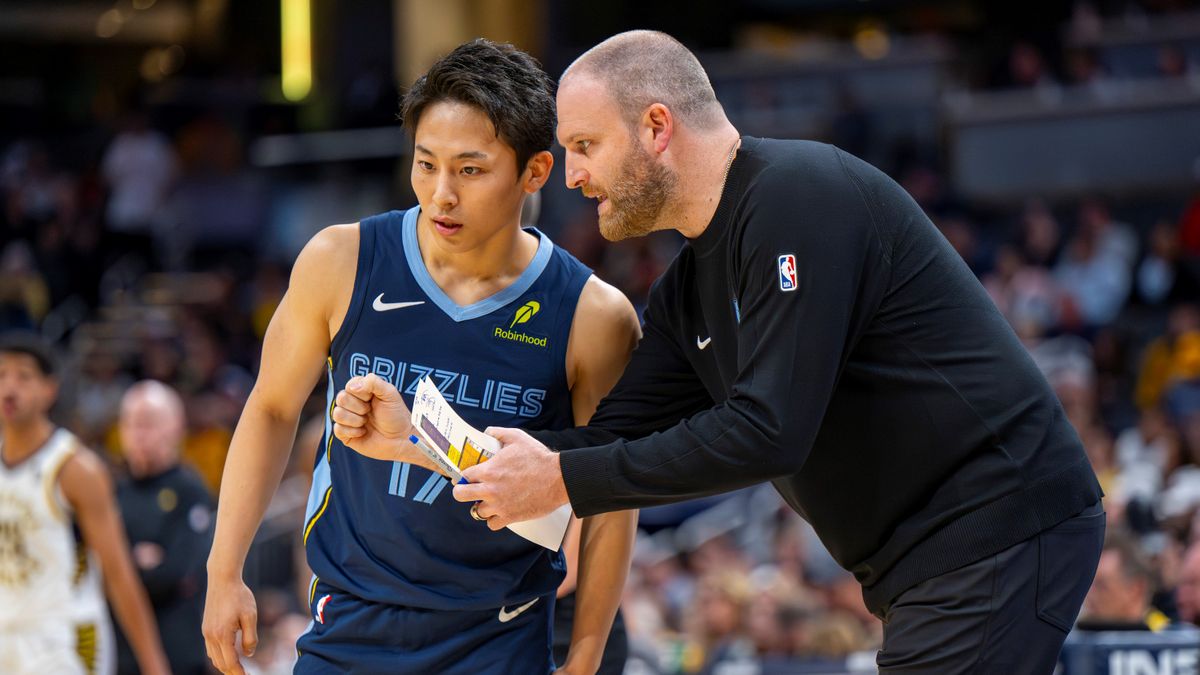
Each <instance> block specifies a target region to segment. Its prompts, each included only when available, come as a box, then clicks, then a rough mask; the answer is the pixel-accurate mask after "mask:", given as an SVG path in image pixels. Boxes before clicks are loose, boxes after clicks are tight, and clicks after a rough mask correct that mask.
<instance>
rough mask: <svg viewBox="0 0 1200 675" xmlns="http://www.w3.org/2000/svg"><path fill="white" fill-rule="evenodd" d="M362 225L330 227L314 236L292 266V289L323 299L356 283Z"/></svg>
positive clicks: (348, 224)
mask: <svg viewBox="0 0 1200 675" xmlns="http://www.w3.org/2000/svg"><path fill="white" fill-rule="evenodd" d="M358 243H359V223H346V224H340V225H330V226H328V227H326V228H324V229H322V230H320V231H319V232H317V233H316V234H314V235H313V236H312V238H311V239H309V240H308V243H307V244H305V245H304V248H303V249H301V251H300V255H298V256H296V262H295V263H294V264H293V265H292V275H291V281H290V284H289V286H290V288H292V289H299V290H301V291H303V292H304V293H305V294H306V295H311V296H316V297H322V296H324V295H325V294H327V293H329V292H333V291H335V290H336V289H340V288H342V287H343V286H348V285H350V284H353V283H354V275H355V272H356V270H357V268H358Z"/></svg>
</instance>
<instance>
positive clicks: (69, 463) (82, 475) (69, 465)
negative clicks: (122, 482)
mask: <svg viewBox="0 0 1200 675" xmlns="http://www.w3.org/2000/svg"><path fill="white" fill-rule="evenodd" d="M58 484H59V488H60V489H61V490H62V493H63V496H64V497H66V498H67V501H69V502H72V503H73V504H75V505H78V504H79V503H81V502H82V503H86V502H89V501H91V500H92V499H94V498H98V497H100V498H107V497H108V496H109V495H110V494H111V492H112V474H110V473H109V469H108V465H107V464H106V463H105V462H104V460H103V459H101V458H100V455H98V454H96V453H95V452H94V451H92V450H91V449H90V448H88V447H87V446H85V445H83V444H80V443H76V445H75V448H74V450H73V451H72V452H71V454H70V456H69V457H67V458H66V460H65V461H64V462H63V465H62V469H60V470H59V474H58Z"/></svg>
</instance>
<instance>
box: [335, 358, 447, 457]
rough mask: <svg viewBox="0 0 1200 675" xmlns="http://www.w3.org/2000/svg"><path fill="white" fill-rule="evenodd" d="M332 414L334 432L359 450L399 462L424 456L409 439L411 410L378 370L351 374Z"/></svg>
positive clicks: (340, 438) (360, 452)
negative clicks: (363, 373) (407, 456)
mask: <svg viewBox="0 0 1200 675" xmlns="http://www.w3.org/2000/svg"><path fill="white" fill-rule="evenodd" d="M331 416H332V418H333V435H334V436H337V438H338V440H339V441H341V442H342V443H343V444H344V445H345V446H346V447H348V448H350V449H352V450H354V451H355V452H357V453H359V454H362V455H366V456H367V457H373V458H375V459H386V460H390V461H400V462H404V461H414V459H415V458H416V457H418V456H420V457H424V455H421V452H420V451H419V450H417V449H416V448H414V447H413V446H412V444H411V443H409V442H408V437H409V435H410V434H411V433H412V414H411V413H410V412H409V411H408V406H407V405H405V404H404V399H403V398H401V397H400V392H399V391H398V390H397V389H396V387H395V386H393V385H392V383H391V382H388V381H387V380H385V379H383V378H382V377H379V376H378V375H376V374H375V373H371V374H369V375H360V376H358V377H352V378H350V380H349V381H348V382H346V388H345V389H343V390H341V391H339V392H338V395H337V397H336V398H334V405H333V413H332V415H331ZM408 453H411V455H410V456H409V458H407V459H406V457H405V455H406V454H408Z"/></svg>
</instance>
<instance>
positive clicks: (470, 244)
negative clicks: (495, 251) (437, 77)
mask: <svg viewBox="0 0 1200 675" xmlns="http://www.w3.org/2000/svg"><path fill="white" fill-rule="evenodd" d="M413 140H414V145H415V152H414V158H413V166H412V186H413V191H414V192H416V194H417V201H418V202H420V204H421V218H420V223H421V226H422V227H425V228H428V230H429V231H431V232H433V233H434V235H435V236H434V237H433V241H434V242H436V245H437V246H439V247H441V248H443V249H444V250H447V251H449V252H455V253H458V252H463V251H469V250H472V249H475V248H477V247H478V246H480V245H481V244H483V243H484V242H486V241H488V240H490V239H491V238H492V237H493V236H494V235H496V234H497V233H498V232H501V231H503V230H505V229H506V228H511V227H516V226H517V225H518V224H519V223H520V216H521V203H522V201H523V198H524V196H525V194H526V192H527V188H530V187H531V186H530V183H529V180H528V179H529V174H530V171H529V170H528V169H526V170H525V171H522V172H520V173H518V171H517V166H516V162H517V160H516V157H517V156H516V152H515V151H514V150H513V149H512V148H511V147H510V146H509V145H508V144H507V143H505V142H504V141H502V140H501V139H500V138H499V136H497V135H496V128H495V127H494V126H493V125H492V122H491V120H490V119H488V116H487V114H486V113H484V112H483V111H482V110H480V109H479V108H476V107H474V106H470V105H466V104H463V103H458V102H453V101H442V102H438V103H433V104H431V105H430V106H428V107H427V108H426V109H425V110H424V112H423V113H422V114H421V117H420V121H418V122H417V129H416V132H415V133H414V134H413ZM539 154H542V155H545V160H543V161H547V160H549V156H550V155H549V153H539ZM547 170H548V167H547ZM542 180H544V178H543V179H542ZM539 187H541V182H540V181H539V182H537V184H536V186H532V189H528V192H536V190H537V188H539Z"/></svg>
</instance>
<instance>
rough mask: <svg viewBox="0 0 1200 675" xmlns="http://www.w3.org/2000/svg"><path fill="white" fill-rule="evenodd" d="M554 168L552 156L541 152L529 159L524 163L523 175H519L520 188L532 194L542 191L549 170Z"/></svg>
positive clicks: (546, 152) (547, 152)
mask: <svg viewBox="0 0 1200 675" xmlns="http://www.w3.org/2000/svg"><path fill="white" fill-rule="evenodd" d="M552 168H554V155H551V154H550V152H549V151H547V150H542V151H541V152H539V153H537V154H535V155H534V156H533V157H530V158H529V161H528V162H526V163H525V173H523V174H521V187H522V188H523V189H524V190H525V191H526V192H528V193H529V194H533V193H535V192H537V191H538V190H541V189H542V186H543V185H545V184H546V181H547V180H548V179H549V178H550V169H552Z"/></svg>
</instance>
